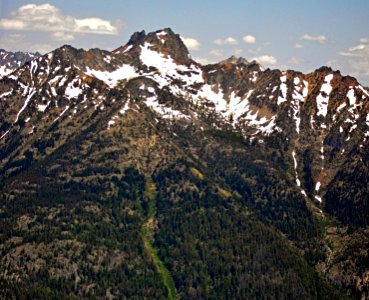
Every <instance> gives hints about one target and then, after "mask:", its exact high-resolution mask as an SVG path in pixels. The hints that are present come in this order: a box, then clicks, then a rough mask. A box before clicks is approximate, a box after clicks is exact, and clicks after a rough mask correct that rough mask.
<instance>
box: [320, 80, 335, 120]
mask: <svg viewBox="0 0 369 300" xmlns="http://www.w3.org/2000/svg"><path fill="white" fill-rule="evenodd" d="M332 79H333V74H329V75H327V76H325V78H324V83H323V85H322V87H321V89H320V94H319V95H318V97H317V98H316V102H317V108H318V113H317V116H323V117H325V116H326V115H327V112H328V103H329V95H330V93H331V92H332V89H333V88H332V86H331V81H332ZM323 93H325V95H323Z"/></svg>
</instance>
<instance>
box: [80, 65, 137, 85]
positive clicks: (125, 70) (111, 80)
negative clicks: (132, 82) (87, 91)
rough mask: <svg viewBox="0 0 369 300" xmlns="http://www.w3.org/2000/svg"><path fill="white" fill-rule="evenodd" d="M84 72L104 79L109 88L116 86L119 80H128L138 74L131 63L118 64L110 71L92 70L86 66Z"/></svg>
mask: <svg viewBox="0 0 369 300" xmlns="http://www.w3.org/2000/svg"><path fill="white" fill-rule="evenodd" d="M85 74H86V75H89V76H93V77H95V78H97V79H100V80H101V81H104V82H105V83H106V84H107V85H108V86H109V87H111V88H113V87H115V86H117V84H118V83H119V81H120V80H123V79H125V80H129V79H132V78H135V77H138V76H140V74H139V73H137V71H136V69H135V68H134V67H133V66H131V65H123V66H120V67H119V68H118V69H116V70H114V71H112V72H108V71H99V70H93V69H90V68H89V67H87V70H86V72H85Z"/></svg>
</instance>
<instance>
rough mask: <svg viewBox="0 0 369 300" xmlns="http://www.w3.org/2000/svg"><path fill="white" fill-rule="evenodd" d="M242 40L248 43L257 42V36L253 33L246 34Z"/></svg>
mask: <svg viewBox="0 0 369 300" xmlns="http://www.w3.org/2000/svg"><path fill="white" fill-rule="evenodd" d="M242 40H243V41H244V42H245V43H246V44H255V42H256V38H255V37H254V36H253V35H249V34H248V35H245V36H244V37H243V38H242Z"/></svg>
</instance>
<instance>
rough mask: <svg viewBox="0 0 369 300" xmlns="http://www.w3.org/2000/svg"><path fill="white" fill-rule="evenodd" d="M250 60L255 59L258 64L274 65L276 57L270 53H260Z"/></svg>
mask: <svg viewBox="0 0 369 300" xmlns="http://www.w3.org/2000/svg"><path fill="white" fill-rule="evenodd" d="M252 60H256V61H257V62H258V63H260V64H267V65H275V64H276V63H277V59H276V58H275V57H274V56H271V55H260V56H257V57H254V58H253V59H252Z"/></svg>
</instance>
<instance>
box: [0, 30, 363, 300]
mask: <svg viewBox="0 0 369 300" xmlns="http://www.w3.org/2000/svg"><path fill="white" fill-rule="evenodd" d="M0 116H1V117H0V159H1V160H0V201H1V202H0V204H1V205H0V215H1V218H0V222H1V226H0V228H1V229H0V241H1V242H0V251H1V253H2V255H1V258H0V284H1V289H0V290H1V291H0V295H1V297H4V298H19V297H20V296H24V295H28V296H29V297H33V298H40V297H41V296H42V295H44V297H46V298H53V297H54V298H59V299H60V298H73V297H83V298H91V297H95V298H104V297H106V298H112V297H116V298H148V299H161V298H169V299H175V298H195V299H205V298H214V299H221V298H237V299H248V298H260V297H261V298H281V299H284V298H298V299H338V298H340V299H342V298H343V299H344V298H345V297H346V296H347V294H349V295H350V296H352V297H356V298H360V297H361V298H362V297H364V298H365V297H368V296H369V294H368V288H369V281H368V275H367V274H368V272H369V271H368V270H369V266H368V264H367V263H366V262H367V261H369V260H367V251H366V250H367V245H369V238H368V236H369V235H368V225H369V221H368V218H367V216H368V214H369V206H368V201H369V199H368V197H369V196H368V195H369V193H368V190H367V182H368V180H369V168H368V166H369V142H368V137H369V92H368V90H367V89H366V88H364V87H363V86H362V85H361V84H360V83H359V82H357V80H356V79H355V78H353V77H350V76H342V74H341V73H340V72H338V71H334V70H332V69H330V68H327V67H322V68H320V69H317V70H316V71H314V72H311V73H308V74H303V73H301V72H297V71H292V70H287V71H280V70H270V69H266V70H265V69H264V68H263V67H262V66H260V65H259V64H258V63H256V62H255V61H251V62H248V61H247V60H246V59H243V58H236V57H231V58H229V59H226V60H224V61H221V62H219V63H216V64H209V65H201V64H199V63H197V62H196V61H194V60H192V59H191V57H190V55H189V52H188V50H187V48H186V47H185V45H184V44H183V42H182V40H181V38H180V36H179V35H177V34H175V33H173V31H172V30H171V29H163V30H159V31H156V32H152V33H148V34H146V33H145V31H142V32H138V33H135V34H133V35H132V37H131V38H130V40H129V41H128V43H127V44H126V45H124V46H122V47H119V48H117V49H116V50H114V51H111V52H110V51H104V50H100V49H90V50H88V51H86V50H83V49H75V48H73V47H72V46H68V45H65V46H63V47H60V48H58V49H56V50H55V51H52V52H50V53H48V54H46V55H43V56H40V57H35V58H33V59H30V60H28V61H26V62H25V63H24V64H23V65H20V66H19V67H17V68H16V69H15V70H14V71H13V72H12V73H11V74H8V75H5V76H4V77H3V78H2V79H1V80H0ZM338 287H340V288H338ZM341 288H342V289H343V290H342V289H341Z"/></svg>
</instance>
